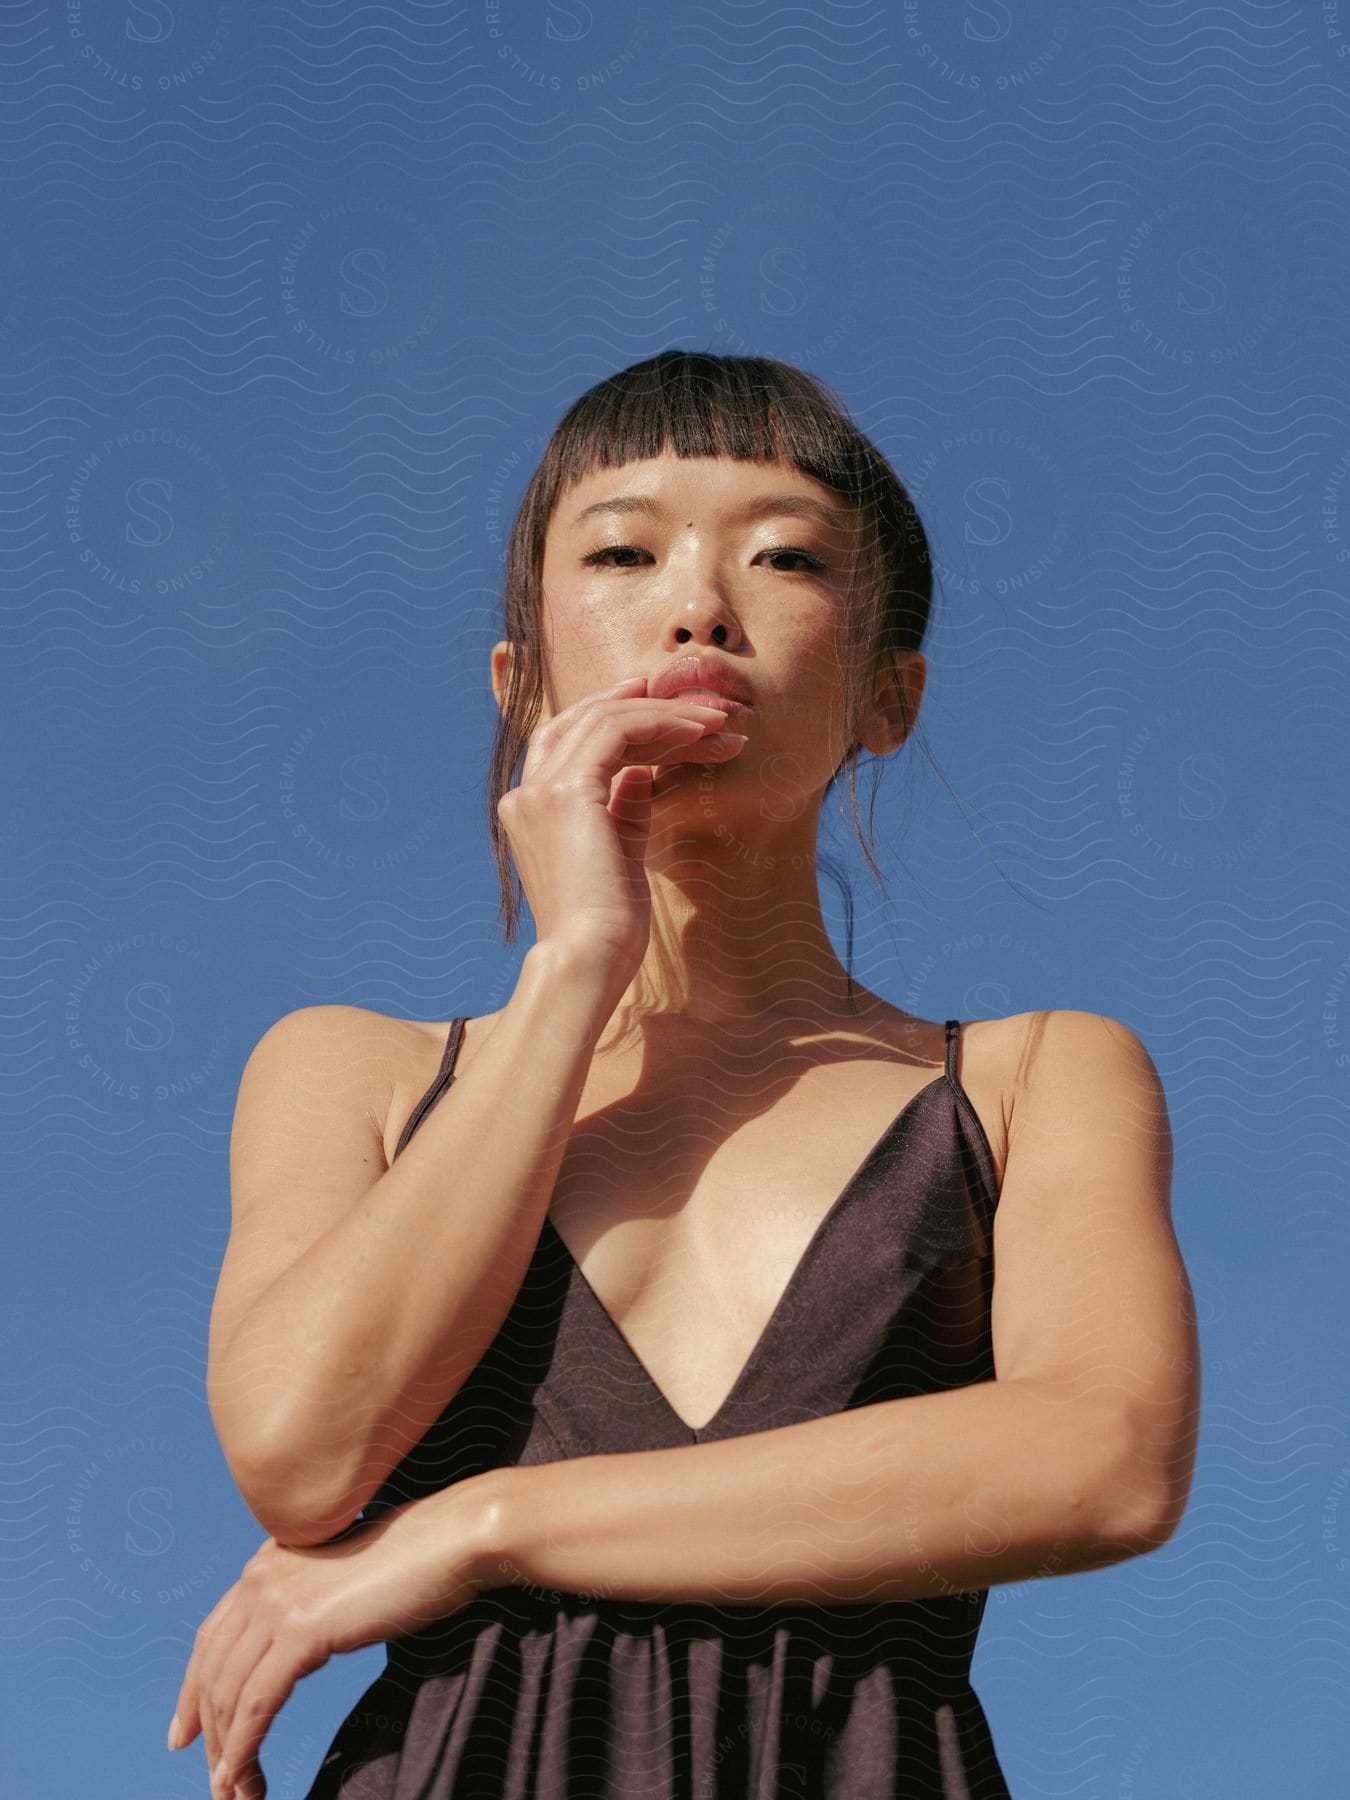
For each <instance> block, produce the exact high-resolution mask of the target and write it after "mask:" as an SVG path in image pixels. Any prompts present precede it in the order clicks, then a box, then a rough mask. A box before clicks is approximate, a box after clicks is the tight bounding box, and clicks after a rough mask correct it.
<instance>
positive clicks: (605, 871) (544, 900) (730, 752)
mask: <svg viewBox="0 0 1350 1800" xmlns="http://www.w3.org/2000/svg"><path fill="white" fill-rule="evenodd" d="M646 685H647V678H646V676H645V675H635V676H632V677H631V678H630V679H629V680H627V681H620V682H616V683H615V684H614V686H613V687H609V688H602V689H601V690H600V691H599V692H598V693H595V694H586V695H585V696H583V698H582V699H580V700H577V701H575V702H574V703H573V704H572V705H571V706H568V707H565V708H564V709H563V711H562V712H560V713H558V714H557V716H556V717H555V718H552V719H549V720H547V721H546V722H545V723H544V724H543V725H541V726H540V727H539V728H538V729H537V730H536V731H535V733H534V736H533V737H532V738H531V739H530V744H529V749H528V750H527V751H526V755H525V763H524V767H523V769H522V771H521V778H520V781H519V783H518V784H517V785H516V786H515V787H513V788H510V789H508V791H507V792H506V793H505V794H503V795H502V797H501V799H500V800H499V801H498V803H497V816H498V818H499V819H500V820H501V823H502V828H503V830H504V831H505V833H506V836H507V838H508V840H509V842H510V846H511V854H512V856H513V858H514V860H515V864H516V868H517V870H518V871H519V873H520V884H521V887H522V888H523V889H524V892H525V897H526V899H527V900H528V902H529V906H530V912H531V914H532V915H533V917H534V923H535V932H536V936H537V938H538V941H539V942H540V943H546V942H547V943H560V944H561V943H565V944H566V945H567V946H569V947H570V948H572V949H574V950H576V949H580V950H583V951H585V952H588V953H592V954H594V955H595V956H596V957H597V959H599V960H600V961H602V962H605V963H608V964H611V965H613V967H614V969H615V973H616V975H622V976H623V977H624V979H625V981H627V980H629V979H631V977H632V975H633V974H634V973H635V972H636V970H637V968H638V966H639V964H640V963H641V961H642V958H643V956H644V955H645V953H646V949H647V942H648V938H649V936H650V932H651V890H650V888H649V887H648V885H647V875H646V869H645V866H644V862H645V856H646V849H647V835H648V831H649V828H650V824H651V803H652V780H653V773H654V770H655V769H659V768H663V767H667V766H669V765H670V764H673V763H680V762H704V763H712V762H727V761H729V760H730V758H731V757H733V756H736V755H739V753H740V746H741V745H742V744H743V743H744V742H745V739H744V737H742V736H741V735H740V733H738V732H731V731H727V730H726V729H725V727H726V715H725V714H724V713H723V712H722V711H721V710H720V709H719V708H717V707H715V706H704V705H702V704H700V703H699V702H698V701H696V700H694V699H693V697H692V696H688V697H686V696H682V695H676V696H675V697H674V698H672V699H669V700H655V699H653V698H652V697H651V696H650V695H648V694H646V693H645V692H643V691H642V690H644V689H645V688H646Z"/></svg>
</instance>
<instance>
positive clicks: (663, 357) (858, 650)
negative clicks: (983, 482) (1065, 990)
mask: <svg viewBox="0 0 1350 1800" xmlns="http://www.w3.org/2000/svg"><path fill="white" fill-rule="evenodd" d="M667 450H669V451H672V452H673V453H674V454H675V455H676V456H681V457H689V456H730V457H734V458H736V459H737V460H738V461H756V462H782V463H790V464H791V465H793V467H795V468H797V469H798V470H800V471H801V473H802V474H803V475H806V476H809V477H810V478H811V479H812V480H813V481H818V482H819V483H820V484H821V485H822V486H823V487H827V488H829V489H831V490H832V491H833V492H834V493H835V494H837V495H838V496H839V497H840V498H842V499H843V500H845V501H848V502H850V503H851V505H852V507H853V508H854V509H855V512H854V516H853V518H852V521H851V523H852V527H853V531H854V534H855V544H856V552H855V563H854V570H853V577H852V581H851V584H850V589H849V603H848V614H847V618H846V620H845V623H844V637H845V640H846V642H847V644H848V650H847V651H846V653H845V655H844V657H843V659H842V662H841V666H840V700H841V704H842V706H843V709H844V717H845V719H846V720H848V721H849V722H850V731H851V730H852V721H854V720H855V719H856V718H857V717H858V712H859V708H860V707H862V706H863V705H865V704H866V703H867V701H868V700H869V699H870V697H871V692H872V683H873V682H875V681H876V680H877V678H878V676H879V675H880V674H881V672H882V671H883V670H884V669H885V668H886V667H887V665H888V663H890V662H892V661H893V660H894V659H895V658H897V657H899V656H903V655H904V654H906V653H907V652H911V651H916V650H918V649H920V648H921V646H922V644H923V639H924V634H925V632H926V630H927V627H928V615H929V611H930V608H931V604H932V595H933V566H932V559H931V555H930V551H929V545H928V538H927V535H926V533H925V532H924V528H923V524H922V522H921V521H920V519H919V515H918V512H917V511H916V509H915V507H914V503H913V501H912V500H911V499H910V497H909V495H908V493H907V492H906V490H905V488H904V486H903V484H902V483H901V481H900V480H899V478H898V476H897V475H896V473H895V471H894V470H893V469H892V467H891V465H890V464H889V462H887V460H886V458H885V457H884V456H883V455H882V454H881V452H880V451H879V450H877V449H876V447H875V446H874V445H873V444H872V443H871V441H870V440H869V439H868V438H867V437H865V436H864V435H863V433H862V432H861V431H860V430H859V429H858V428H857V426H856V425H855V424H854V423H853V421H852V420H851V419H850V418H849V416H848V413H847V410H846V408H845V406H844V404H843V402H842V401H841V400H840V399H839V398H838V396H837V395H836V394H835V393H834V392H833V391H832V390H831V389H830V388H828V387H827V386H826V385H825V383H824V382H823V381H821V380H820V379H819V378H818V377H816V376H814V375H808V374H807V373H806V372H805V371H804V370H802V369H798V368H795V367H793V365H792V364H790V363H784V362H778V361H776V360H775V359H774V358H772V357H767V356H713V355H706V354H703V353H701V352H695V351H686V350H665V351H662V352H661V354H660V355H658V356H653V357H650V358H648V359H647V360H646V361H645V362H638V363H633V364H632V365H631V366H630V367H629V368H627V369H623V370H621V371H620V373H618V374H617V375H611V376H609V377H607V378H606V379H605V380H604V381H601V382H598V383H597V384H596V385H595V386H594V387H593V388H591V389H589V390H588V391H587V392H586V393H584V394H583V395H582V396H581V398H580V399H579V400H577V401H575V402H574V403H573V404H572V406H570V407H569V408H568V410H567V412H566V413H564V414H563V416H562V418H561V419H560V420H559V421H558V424H557V426H556V427H555V428H554V431H553V433H552V436H551V437H550V438H549V441H548V444H547V445H546V447H545V449H544V454H543V456H542V458H541V459H540V462H539V466H538V468H537V469H536V470H535V472H534V475H533V477H532V479H531V481H530V485H529V487H528V488H527V489H526V491H525V497H524V499H523V500H522V501H521V504H520V508H519V510H518V512H517V514H516V518H515V523H514V524H513V526H512V528H511V538H510V542H509V545H508V547H507V555H506V577H505V590H504V594H503V605H502V611H503V631H502V634H501V635H502V636H503V637H504V638H505V639H507V640H508V641H509V642H510V643H511V644H513V645H514V646H515V649H514V651H513V654H512V656H511V658H510V662H509V665H508V669H507V673H506V676H505V680H504V683H503V689H502V705H501V710H500V713H499V716H498V720H497V730H496V736H495V738H494V741H493V747H492V760H491V765H490V769H489V773H488V779H487V789H486V805H487V823H488V831H489V834H490V837H491V842H492V848H493V853H494V856H495V858H496V863H497V874H498V881H499V884H500V887H501V909H500V913H499V919H500V921H501V922H503V924H504V933H505V941H506V942H507V943H508V944H510V943H511V941H512V939H513V938H514V936H515V932H516V928H517V924H518V922H519V917H520V908H521V902H522V900H523V894H522V893H521V890H520V885H519V878H518V876H517V874H516V871H515V868H514V865H513V863H512V860H511V853H510V847H509V844H508V842H507V838H506V834H505V831H504V830H503V827H502V823H501V820H500V819H499V817H498V815H497V805H498V802H499V801H500V799H501V798H502V795H503V794H505V793H506V792H507V790H508V789H509V788H510V787H511V786H512V784H513V782H514V781H515V777H516V772H517V769H518V767H519V765H520V763H521V761H522V760H523V758H524V755H525V751H526V749H527V747H528V743H529V739H530V735H531V733H532V732H533V730H534V728H535V725H536V724H537V722H538V719H539V714H540V710H541V706H542V702H543V699H544V697H545V681H546V677H547V671H546V669H545V665H544V656H543V649H542V638H543V608H542V575H543V567H544V542H545V537H546V534H547V531H548V525H549V521H550V519H551V518H552V516H553V509H554V507H555V506H556V504H557V502H558V500H559V499H560V498H561V497H562V495H563V494H564V493H565V492H566V491H567V489H568V488H569V487H571V486H572V484H573V483H575V482H578V481H581V480H583V479H584V478H585V477H586V476H587V475H590V474H591V473H592V472H593V471H594V470H596V469H597V468H618V467H620V466H621V465H623V464H625V463H630V462H638V461H642V460H645V459H647V458H649V457H654V456H660V455H661V454H662V453H663V452H664V451H667ZM902 692H903V690H902ZM906 725H907V728H908V729H909V730H914V731H916V732H917V730H918V727H917V723H916V721H915V720H912V719H911V720H908V721H906ZM858 755H859V745H858V744H857V743H856V742H853V743H851V744H850V745H849V748H848V750H847V751H846V752H845V754H844V756H843V758H842V759H841V761H840V763H839V764H838V766H837V767H836V769H835V771H834V773H833V775H832V776H831V777H830V782H829V786H828V787H827V788H826V793H827V794H828V793H829V791H830V788H832V787H833V786H834V784H835V782H836V781H837V780H838V779H839V777H840V775H841V774H843V775H845V776H846V778H847V783H848V793H849V804H850V810H851V816H852V822H853V826H854V829H855V831H856V832H857V834H858V840H859V842H860V844H861V845H862V849H863V854H864V856H865V857H866V858H867V862H868V866H869V867H870V869H871V871H872V874H873V875H874V876H875V878H876V880H877V881H878V883H879V884H880V885H881V886H882V888H883V890H884V887H885V883H884V880H883V878H882V875H881V871H880V869H879V868H878V867H877V862H876V858H875V856H874V855H873V851H872V846H871V843H870V841H869V840H870V836H871V813H872V810H873V808H874V807H875V802H876V783H875V781H874V782H873V787H872V800H871V805H870V806H869V809H868V825H867V831H866V833H864V830H863V827H862V822H861V819H860V816H859V812H858V798H857V790H856V786H855V780H854V770H855V765H856V763H857V759H858Z"/></svg>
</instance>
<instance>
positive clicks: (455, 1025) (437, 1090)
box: [394, 1014, 468, 1157]
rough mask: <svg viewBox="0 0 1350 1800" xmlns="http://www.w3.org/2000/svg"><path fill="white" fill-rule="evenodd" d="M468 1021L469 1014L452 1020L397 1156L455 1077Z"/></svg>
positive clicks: (400, 1141)
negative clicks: (433, 1073) (435, 1065)
mask: <svg viewBox="0 0 1350 1800" xmlns="http://www.w3.org/2000/svg"><path fill="white" fill-rule="evenodd" d="M467 1023H468V1015H467V1014H465V1015H464V1016H463V1017H461V1018H458V1019H452V1020H451V1022H450V1030H449V1033H448V1034H447V1036H446V1040H445V1049H444V1050H443V1051H442V1052H441V1066H440V1067H439V1068H438V1069H437V1071H436V1074H435V1077H434V1079H433V1080H432V1083H431V1086H430V1087H429V1088H428V1089H427V1091H426V1092H425V1093H424V1094H423V1096H422V1098H421V1099H420V1100H419V1101H418V1102H417V1105H416V1106H415V1107H414V1108H413V1110H412V1113H411V1114H410V1115H409V1118H408V1123H407V1124H406V1125H405V1126H404V1127H403V1132H402V1135H401V1136H400V1138H399V1140H398V1143H397V1145H396V1146H395V1149H394V1155H395V1157H397V1156H398V1155H399V1152H400V1151H401V1150H402V1149H403V1148H404V1146H405V1145H406V1144H407V1142H408V1139H409V1138H410V1137H411V1136H412V1134H413V1132H414V1131H416V1130H417V1127H418V1126H419V1125H420V1124H421V1123H422V1120H423V1119H424V1118H425V1117H426V1115H427V1114H428V1113H429V1112H430V1111H431V1108H432V1107H433V1106H434V1105H435V1104H436V1102H437V1101H438V1100H439V1099H440V1097H441V1095H442V1094H443V1093H444V1092H445V1090H446V1088H448V1087H449V1085H450V1083H451V1082H452V1081H453V1080H454V1079H455V1060H456V1058H457V1057H458V1055H459V1044H460V1039H461V1038H462V1037H463V1036H464V1027H465V1025H466V1024H467Z"/></svg>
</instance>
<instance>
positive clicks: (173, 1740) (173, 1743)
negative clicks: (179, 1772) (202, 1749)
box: [169, 1713, 183, 1750]
mask: <svg viewBox="0 0 1350 1800" xmlns="http://www.w3.org/2000/svg"><path fill="white" fill-rule="evenodd" d="M182 1741H183V1728H182V1726H181V1725H180V1724H179V1723H178V1714H177V1713H175V1714H174V1715H173V1717H172V1718H171V1719H170V1720H169V1748H170V1750H176V1749H177V1748H178V1746H179V1744H180V1743H181V1742H182Z"/></svg>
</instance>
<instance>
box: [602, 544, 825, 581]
mask: <svg viewBox="0 0 1350 1800" xmlns="http://www.w3.org/2000/svg"><path fill="white" fill-rule="evenodd" d="M645 554H646V552H645V551H643V550H640V549H639V548H638V546H637V545H636V544H606V545H604V546H603V548H601V549H599V550H592V551H591V553H590V555H589V556H584V557H583V558H582V561H583V562H584V563H587V564H589V565H590V566H591V567H593V568H600V567H602V566H603V565H604V563H605V559H606V558H607V557H610V556H643V555H645ZM760 555H761V556H767V557H772V558H778V557H780V556H787V557H795V558H796V559H797V560H798V561H799V562H803V563H805V564H806V567H805V569H780V570H779V573H780V574H782V575H796V574H812V575H818V574H822V573H823V572H824V569H825V564H824V562H823V561H822V560H821V558H820V557H818V556H815V555H813V554H812V553H811V551H809V550H799V549H798V548H797V547H796V546H795V545H792V544H782V545H780V546H779V547H778V548H777V549H775V550H761V551H760ZM611 566H612V567H615V568H624V569H631V568H632V566H633V565H632V563H629V562H625V563H616V564H613V565H611Z"/></svg>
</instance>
